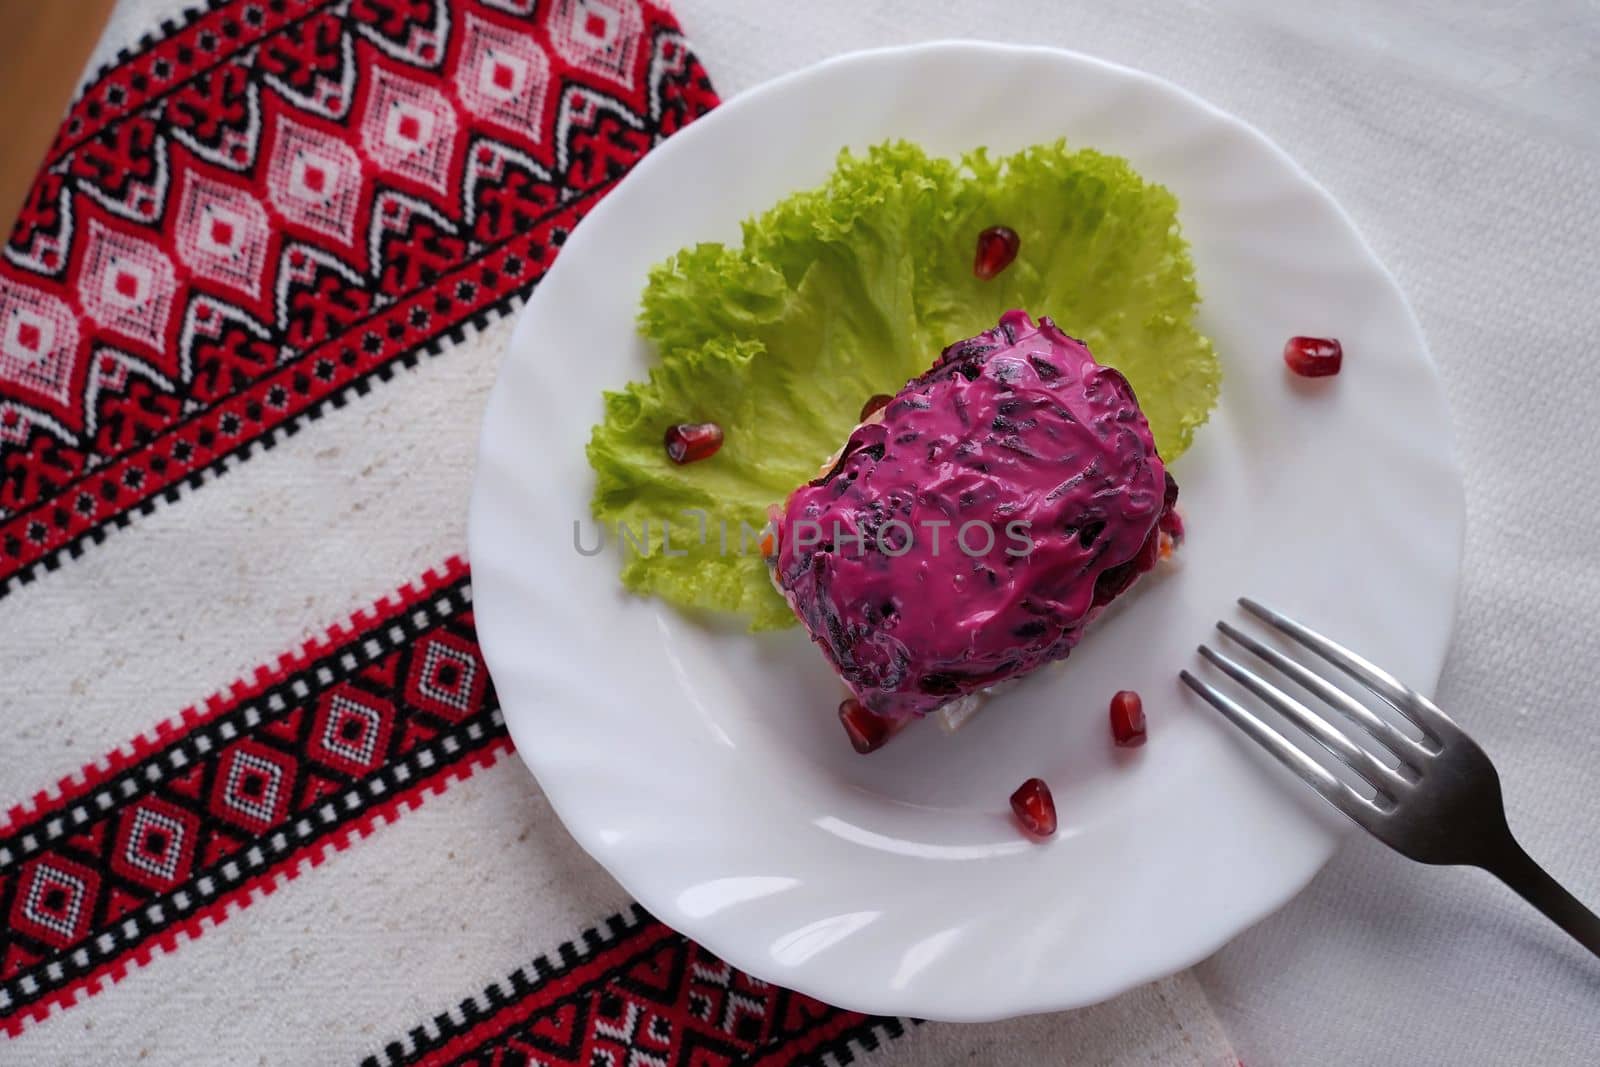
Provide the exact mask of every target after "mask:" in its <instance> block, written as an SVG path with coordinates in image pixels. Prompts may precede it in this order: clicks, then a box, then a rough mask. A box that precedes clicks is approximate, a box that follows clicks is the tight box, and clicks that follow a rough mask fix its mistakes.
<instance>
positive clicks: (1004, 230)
mask: <svg viewBox="0 0 1600 1067" xmlns="http://www.w3.org/2000/svg"><path fill="white" fill-rule="evenodd" d="M1021 247H1022V238H1020V237H1018V236H1017V231H1016V230H1013V229H1012V228H1011V227H1009V226H990V227H989V228H988V229H987V230H984V231H983V232H982V233H980V234H978V254H977V256H975V257H974V258H973V260H972V273H974V274H976V275H977V276H978V277H980V278H982V279H983V280H984V281H988V280H989V279H990V278H993V277H994V276H995V275H996V274H999V273H1000V272H1001V271H1003V270H1005V269H1006V268H1007V267H1009V266H1011V261H1012V260H1013V259H1016V258H1017V249H1019V248H1021Z"/></svg>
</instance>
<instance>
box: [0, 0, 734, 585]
mask: <svg viewBox="0 0 1600 1067" xmlns="http://www.w3.org/2000/svg"><path fill="white" fill-rule="evenodd" d="M715 102H716V97H715V96H714V95H713V93H712V91H711V87H710V84H709V82H708V81H707V80H706V78H705V74H704V72H703V71H702V70H701V68H700V66H699V64H698V62H697V61H696V60H695V59H694V57H693V56H692V54H691V53H690V52H689V50H688V47H687V45H686V43H685V42H684V40H683V39H682V37H681V36H680V35H679V34H678V32H677V27H676V23H675V22H674V21H673V20H672V18H671V16H670V15H669V14H667V13H666V12H665V11H664V10H663V9H662V8H660V7H658V6H656V5H654V4H650V3H645V2H642V0H543V2H540V3H537V4H535V3H534V0H341V2H334V0H297V2H290V0H233V2H229V3H225V4H221V5H219V6H218V7H217V8H216V9H215V10H213V11H210V12H207V13H204V14H202V15H200V16H198V17H196V18H195V19H194V20H193V21H192V22H191V23H190V24H189V25H187V26H185V27H183V28H181V29H179V28H176V27H174V28H173V29H172V31H171V32H170V34H169V35H167V36H165V37H163V38H162V39H161V40H159V41H150V42H147V43H146V46H145V47H144V48H143V49H142V50H141V51H140V52H139V53H138V54H137V55H134V56H128V57H125V58H124V59H123V60H122V61H121V62H119V63H118V64H117V65H116V66H115V67H113V68H111V69H110V70H108V71H107V72H106V73H104V74H102V75H101V76H100V78H99V79H98V80H97V81H96V82H95V83H94V84H93V85H91V86H90V88H89V89H88V90H87V91H86V93H85V94H84V96H83V98H82V99H80V100H79V101H78V103H77V104H76V105H75V106H74V108H73V110H72V112H71V114H70V115H69V116H68V120H67V122H66V124H65V125H64V126H63V128H62V131H61V133H60V135H59V136H58V138H57V141H56V144H55V146H54V147H53V149H52V153H51V156H50V158H49V160H48V161H47V165H46V168H45V170H44V171H43V172H42V173H41V174H40V176H39V178H38V180H37V181H36V183H35V184H34V186H33V189H32V191H31V192H30V194H29V197H28V199H27V202H26V204H25V205H24V207H23V210H22V213H21V215H20V217H19V219H18V221H17V224H16V227H15V229H14V230H13V231H12V234H11V237H10V240H9V242H8V243H7V244H6V245H5V247H4V250H3V259H0V594H3V593H4V592H6V591H9V589H10V588H12V586H13V585H14V584H15V583H16V582H18V581H24V582H25V581H28V580H30V579H31V578H32V577H33V576H34V575H35V573H36V571H37V569H38V568H39V567H40V566H45V567H53V566H56V565H57V564H58V563H59V560H60V557H61V555H62V554H63V553H65V552H70V553H72V554H74V555H76V554H78V553H79V552H81V551H82V549H83V546H84V544H85V543H86V542H87V541H98V540H100V539H102V538H103V537H104V536H105V534H106V531H107V530H108V529H110V528H114V527H115V526H117V525H124V524H126V523H127V522H128V521H129V519H130V518H131V516H132V515H133V514H135V513H137V512H139V511H149V510H150V509H151V508H152V507H153V506H154V505H155V503H156V502H157V501H158V500H159V499H161V498H163V497H164V498H166V499H169V500H170V499H175V498H176V496H177V495H178V494H179V492H180V491H181V490H182V489H183V488H184V487H186V486H194V485H199V484H200V483H201V482H203V481H204V479H205V478H206V477H207V476H208V474H209V473H211V472H214V471H218V470H221V469H224V467H225V466H226V465H227V464H228V463H231V462H233V461H236V460H238V459H243V458H245V457H247V456H248V455H250V453H251V451H252V449H253V448H255V447H257V446H260V447H270V446H271V445H272V444H273V443H274V442H275V441H276V440H277V438H278V435H279V434H282V433H292V432H294V430H295V429H296V428H297V426H298V421H299V420H301V419H304V418H308V417H309V418H315V417H317V416H318V415H320V414H321V412H322V411H323V410H324V408H325V407H326V405H328V404H329V403H333V404H340V403H343V401H344V399H345V397H346V396H348V394H349V392H350V391H351V390H356V391H362V390H364V389H366V388H367V387H368V384H369V382H370V380H371V378H372V377H373V376H374V375H377V376H379V377H380V378H385V377H388V376H389V375H390V374H392V373H393V371H394V369H395V366H396V365H397V364H399V365H401V366H409V365H411V364H412V363H414V362H415V360H416V359H417V357H418V356H419V354H421V353H422V352H427V351H437V350H438V349H439V348H440V347H441V346H442V345H443V344H444V343H445V342H446V341H447V340H449V339H457V340H459V339H460V338H461V336H462V335H463V331H464V329H465V328H466V327H468V326H469V325H472V326H478V327H481V326H482V325H484V324H486V323H487V322H488V321H489V319H490V318H491V317H492V316H494V315H497V314H500V313H502V312H504V311H505V310H506V309H507V308H509V306H510V305H511V303H512V302H513V301H514V300H515V299H517V298H518V297H520V296H522V295H525V294H526V292H527V291H528V289H529V288H530V287H531V286H532V285H533V284H534V283H535V282H536V281H537V280H538V278H539V277H540V276H541V275H542V274H543V273H544V271H545V270H546V269H547V268H548V267H549V265H550V263H551V261H552V260H553V258H554V256H555V254H556V251H557V249H558V248H559V246H560V245H561V243H562V242H563V240H564V239H565V238H566V235H567V233H568V232H570V230H571V229H572V227H573V226H574V225H576V223H577V222H578V220H579V219H581V218H582V217H583V215H584V214H585V213H586V212H587V211H588V209H589V208H590V207H591V206H592V205H593V203H594V202H595V201H596V200H597V199H598V198H599V197H600V196H601V195H603V194H604V193H605V191H606V190H608V189H609V188H610V186H611V185H612V184H614V183H615V181H616V179H617V178H618V177H620V176H621V175H622V174H624V173H625V172H626V171H627V169H628V168H629V167H630V166H631V165H632V164H633V163H634V162H635V161H636V160H637V159H638V158H639V157H640V156H642V155H643V154H644V153H645V152H646V151H648V150H649V148H650V147H651V146H652V145H653V144H655V143H656V142H657V141H659V140H660V139H661V138H662V137H664V136H666V135H668V134H670V133H672V132H673V131H675V130H676V129H678V128H679V127H681V126H682V125H683V124H685V123H686V122H688V121H690V120H692V119H693V118H695V117H696V116H698V115H699V114H702V113H703V112H705V111H706V110H708V109H709V108H711V107H712V106H713V105H714V104H715Z"/></svg>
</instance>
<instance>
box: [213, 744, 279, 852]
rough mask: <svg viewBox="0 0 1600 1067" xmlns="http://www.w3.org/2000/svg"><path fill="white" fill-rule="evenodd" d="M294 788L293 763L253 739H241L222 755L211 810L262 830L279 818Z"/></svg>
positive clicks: (256, 829) (245, 825) (251, 828)
mask: <svg viewBox="0 0 1600 1067" xmlns="http://www.w3.org/2000/svg"><path fill="white" fill-rule="evenodd" d="M293 789H294V763H293V760H292V759H290V758H289V757H288V756H286V755H284V754H283V753H280V752H274V751H273V750H271V749H269V748H266V747H265V746H263V745H259V744H257V743H255V742H254V741H249V740H245V741H240V742H239V743H238V744H237V745H235V746H234V747H232V748H230V749H229V750H228V751H227V752H225V753H224V754H223V756H222V760H221V763H220V765H219V766H218V768H217V784H216V787H215V789H214V791H213V792H212V798H211V799H212V803H211V807H212V810H213V811H215V812H216V813H217V814H219V815H221V816H222V817H223V818H225V819H227V820H228V821H230V822H233V823H236V824H238V825H239V826H242V827H244V828H245V829H247V830H254V831H255V832H257V833H261V832H263V831H265V830H267V829H269V828H270V827H272V826H274V825H276V824H277V823H278V822H280V821H282V819H283V817H284V815H286V814H287V813H288V810H289V797H290V794H291V793H292V792H293Z"/></svg>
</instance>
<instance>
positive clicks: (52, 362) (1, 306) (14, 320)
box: [0, 288, 78, 408]
mask: <svg viewBox="0 0 1600 1067" xmlns="http://www.w3.org/2000/svg"><path fill="white" fill-rule="evenodd" d="M77 355H78V319H77V316H76V315H74V314H73V313H72V308H71V307H70V306H68V305H67V304H66V303H65V302H64V301H62V300H58V299H56V298H55V297H53V296H50V295H48V294H46V293H41V292H38V291H37V290H30V289H22V288H17V289H10V288H0V382H7V381H9V382H15V383H16V384H17V385H19V386H22V387H23V388H25V389H27V390H28V391H29V392H31V393H36V394H39V395H42V396H44V397H48V398H49V399H50V400H51V401H52V402H53V403H54V404H55V406H57V407H58V408H66V407H68V406H69V404H70V402H71V400H72V372H73V369H74V363H75V361H76V359H77Z"/></svg>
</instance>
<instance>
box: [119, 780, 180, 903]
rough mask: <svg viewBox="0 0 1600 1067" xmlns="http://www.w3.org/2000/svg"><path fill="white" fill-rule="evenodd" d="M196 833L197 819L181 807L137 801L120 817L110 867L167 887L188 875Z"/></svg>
mask: <svg viewBox="0 0 1600 1067" xmlns="http://www.w3.org/2000/svg"><path fill="white" fill-rule="evenodd" d="M198 832H199V822H198V820H196V819H195V817H194V816H193V815H192V814H190V813H189V812H187V811H184V810H183V809H182V808H178V807H174V806H173V805H171V804H168V803H166V802H165V801H162V800H157V799H154V798H150V799H146V800H144V801H141V802H140V803H139V804H138V806H136V807H134V808H133V809H132V810H130V811H129V812H128V813H127V814H126V815H125V816H124V817H123V818H122V821H121V825H120V828H119V831H118V834H117V841H116V846H115V849H114V851H113V852H112V855H111V866H112V869H113V870H115V871H116V872H117V873H119V874H121V875H123V876H124V877H127V878H132V879H133V880H135V881H137V882H140V883H142V884H144V885H147V886H149V887H150V888H151V889H156V890H161V889H169V888H171V887H172V886H173V885H174V884H176V883H177V882H179V881H182V880H183V879H184V878H185V877H187V876H188V874H189V862H190V860H191V858H192V857H193V853H194V843H195V842H194V839H195V835H196V833H198Z"/></svg>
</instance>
